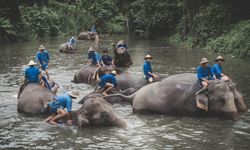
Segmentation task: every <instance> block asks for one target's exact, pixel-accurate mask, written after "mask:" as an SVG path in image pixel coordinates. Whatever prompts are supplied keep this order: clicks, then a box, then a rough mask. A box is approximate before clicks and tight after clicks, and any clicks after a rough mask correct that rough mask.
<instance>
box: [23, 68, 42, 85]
mask: <svg viewBox="0 0 250 150" xmlns="http://www.w3.org/2000/svg"><path fill="white" fill-rule="evenodd" d="M39 74H40V71H39V69H37V68H36V67H34V66H30V67H29V68H27V69H26V70H25V79H26V80H27V82H28V83H39V81H40V80H39Z"/></svg>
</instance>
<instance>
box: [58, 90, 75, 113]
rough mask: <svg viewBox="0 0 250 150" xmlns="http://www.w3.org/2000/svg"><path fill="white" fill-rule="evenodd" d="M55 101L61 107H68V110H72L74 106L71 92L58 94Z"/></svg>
mask: <svg viewBox="0 0 250 150" xmlns="http://www.w3.org/2000/svg"><path fill="white" fill-rule="evenodd" d="M55 101H56V102H57V104H58V105H59V106H60V108H62V109H64V108H67V111H68V112H71V108H72V99H71V97H70V96H69V94H67V93H65V94H62V95H58V96H56V97H55Z"/></svg>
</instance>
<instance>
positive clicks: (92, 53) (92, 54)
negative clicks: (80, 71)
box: [88, 51, 97, 65]
mask: <svg viewBox="0 0 250 150" xmlns="http://www.w3.org/2000/svg"><path fill="white" fill-rule="evenodd" d="M88 58H89V60H90V61H91V63H92V64H94V65H95V64H97V57H96V54H95V51H90V52H89V54H88Z"/></svg>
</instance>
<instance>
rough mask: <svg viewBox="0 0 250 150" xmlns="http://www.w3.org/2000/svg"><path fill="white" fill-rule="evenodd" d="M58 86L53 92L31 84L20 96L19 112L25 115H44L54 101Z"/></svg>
mask: <svg viewBox="0 0 250 150" xmlns="http://www.w3.org/2000/svg"><path fill="white" fill-rule="evenodd" d="M58 88H59V86H58V85H55V86H54V87H53V88H52V92H51V91H49V90H48V89H47V88H45V87H43V86H41V85H40V84H37V83H29V84H28V85H26V87H25V88H24V89H23V91H22V93H21V94H20V96H19V99H18V104H17V111H18V112H20V113H23V114H30V115H44V114H47V112H46V109H45V107H46V105H47V103H48V102H50V101H52V100H53V98H54V96H55V93H56V92H57V89H58Z"/></svg>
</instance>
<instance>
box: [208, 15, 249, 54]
mask: <svg viewBox="0 0 250 150" xmlns="http://www.w3.org/2000/svg"><path fill="white" fill-rule="evenodd" d="M249 41H250V20H246V21H242V22H240V23H238V24H236V25H235V26H234V27H233V28H232V29H231V30H230V32H228V33H226V34H223V35H221V36H219V37H218V38H216V39H213V40H211V41H210V42H209V43H208V48H209V49H212V50H213V51H215V52H220V53H229V54H234V55H236V56H239V57H250V42H249Z"/></svg>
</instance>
